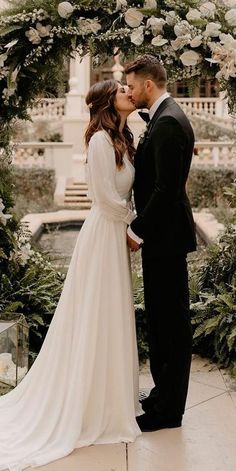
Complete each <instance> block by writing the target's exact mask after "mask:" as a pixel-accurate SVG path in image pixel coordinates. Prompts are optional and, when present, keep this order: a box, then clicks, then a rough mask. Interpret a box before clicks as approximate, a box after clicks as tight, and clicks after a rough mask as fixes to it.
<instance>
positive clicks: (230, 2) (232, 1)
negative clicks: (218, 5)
mask: <svg viewBox="0 0 236 471" xmlns="http://www.w3.org/2000/svg"><path fill="white" fill-rule="evenodd" d="M223 2H224V4H225V5H226V6H227V7H229V8H235V7H236V0H223Z"/></svg>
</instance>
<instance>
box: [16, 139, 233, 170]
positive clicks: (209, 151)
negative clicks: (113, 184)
mask: <svg viewBox="0 0 236 471" xmlns="http://www.w3.org/2000/svg"><path fill="white" fill-rule="evenodd" d="M75 157H76V156H75V155H73V145H72V144H71V143H64V142H59V143H57V142H42V143H41V142H25V143H21V144H17V145H16V146H15V152H14V158H13V163H14V165H17V166H19V167H21V168H31V167H42V168H53V169H55V173H56V178H58V177H67V178H68V177H73V176H75V175H74V169H75V168H77V167H78V170H76V174H78V172H79V165H78V163H77V162H76V159H75ZM77 160H78V159H77ZM79 163H80V162H79ZM75 164H76V165H77V167H76V166H75ZM193 165H203V166H212V167H220V166H223V167H230V168H232V167H234V168H236V147H235V143H234V142H233V141H232V142H231V141H226V142H220V141H217V142H210V141H202V142H196V143H195V148H194V156H193Z"/></svg>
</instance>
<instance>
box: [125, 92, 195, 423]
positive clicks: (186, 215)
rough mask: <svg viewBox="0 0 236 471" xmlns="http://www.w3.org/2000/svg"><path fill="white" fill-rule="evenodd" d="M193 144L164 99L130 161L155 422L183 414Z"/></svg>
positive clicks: (187, 358)
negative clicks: (140, 241) (188, 189)
mask: <svg viewBox="0 0 236 471" xmlns="http://www.w3.org/2000/svg"><path fill="white" fill-rule="evenodd" d="M193 145H194V134H193V131H192V127H191V125H190V123H189V121H188V119H187V117H186V116H185V114H184V113H183V111H182V110H181V108H180V107H179V106H178V105H177V103H176V102H175V101H174V100H173V99H172V98H171V97H168V98H166V99H165V100H164V101H163V102H162V103H161V104H160V106H159V107H158V109H157V110H156V112H155V114H154V116H153V118H152V120H151V121H150V123H149V124H148V127H147V131H146V132H145V136H144V139H143V140H142V139H141V142H140V143H139V145H138V148H137V153H136V156H135V181H134V198H135V205H136V210H137V218H136V219H135V220H134V221H133V222H132V224H131V229H132V230H133V231H134V232H135V233H136V234H137V235H138V236H139V237H141V238H142V239H143V240H144V244H143V248H142V259H143V276H144V295H145V308H146V312H147V316H148V325H149V350H150V367H151V372H152V376H153V380H154V383H155V388H154V389H153V390H152V392H151V395H150V397H149V398H148V399H147V400H146V407H147V409H149V410H150V412H151V414H154V415H155V413H156V415H157V416H158V417H160V416H161V417H163V418H164V419H166V418H173V417H178V418H180V417H181V416H182V414H183V412H184V408H185V401H186V396H187V390H188V380H189V370H190V364H191V345H192V334H191V324H190V317H189V291H188V273H187V263H186V254H187V253H188V252H191V251H194V250H195V249H196V237H195V227H194V222H193V216H192V211H191V207H190V203H189V199H188V197H187V194H186V189H185V187H186V181H187V177H188V173H189V168H190V164H191V159H192V154H193Z"/></svg>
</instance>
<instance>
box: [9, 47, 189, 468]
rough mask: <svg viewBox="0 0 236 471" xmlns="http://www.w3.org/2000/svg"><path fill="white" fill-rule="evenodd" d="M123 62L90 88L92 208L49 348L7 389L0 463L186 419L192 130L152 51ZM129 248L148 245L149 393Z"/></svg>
mask: <svg viewBox="0 0 236 471" xmlns="http://www.w3.org/2000/svg"><path fill="white" fill-rule="evenodd" d="M125 72H126V78H127V86H123V85H121V84H120V83H118V82H116V81H115V80H106V81H103V82H99V83H96V84H95V85H93V86H92V87H91V89H90V90H89V92H88V95H87V97H86V103H87V105H88V108H89V111H90V122H89V125H88V128H87V130H86V133H85V142H86V145H87V164H86V172H87V180H88V192H89V196H90V198H91V200H92V207H91V210H90V212H89V215H88V217H87V218H86V220H85V222H84V224H83V227H82V229H81V231H80V234H79V236H78V239H77V242H76V246H75V249H74V252H73V255H72V259H71V263H70V266H69V270H68V273H67V276H66V280H65V283H64V287H63V291H62V293H61V297H60V300H59V303H58V305H57V308H56V311H55V314H54V316H53V319H52V322H51V324H50V327H49V330H48V332H47V335H46V338H45V340H44V343H43V346H42V348H41V351H40V353H39V355H38V357H37V359H36V361H35V362H34V364H33V365H32V367H31V369H30V370H29V372H28V374H27V375H26V376H25V377H24V379H23V380H22V381H21V383H20V384H19V385H18V386H17V387H16V388H15V389H14V390H12V391H11V392H10V393H8V394H6V395H5V396H2V397H1V398H0V470H5V469H9V470H10V471H23V470H24V469H26V468H27V467H37V466H42V465H45V464H47V463H50V462H52V461H54V460H57V459H59V458H62V457H63V456H66V455H68V454H69V453H71V452H72V451H73V450H74V449H75V448H79V447H84V446H88V445H91V444H108V443H119V442H133V441H134V440H135V439H136V437H137V436H138V435H140V434H141V432H145V431H156V430H160V429H164V428H173V427H180V426H181V424H182V417H183V414H184V410H185V402H186V396H187V390H188V382H189V371H190V364H191V345H192V333H191V323H190V314H189V290H188V272H187V262H186V256H187V254H188V252H191V251H194V250H195V249H196V237H195V228H194V222H193V217H192V211H191V207H190V203H189V200H188V197H187V194H186V181H187V177H188V173H189V169H190V164H191V159H192V154H193V145H194V135H193V131H192V128H191V125H190V123H189V121H188V119H187V117H186V116H185V114H184V113H183V111H182V110H181V108H180V107H179V106H178V105H177V103H176V102H175V101H174V99H173V98H172V97H170V96H169V94H168V93H167V89H166V87H167V76H166V71H165V69H164V67H163V65H162V64H160V62H159V61H158V60H157V59H156V57H154V56H152V55H143V56H142V57H138V58H137V59H136V60H134V61H133V62H132V63H130V64H128V65H127V67H126V69H125ZM137 108H138V109H143V108H147V109H148V110H149V113H147V114H146V115H145V116H144V117H145V120H146V121H147V127H146V131H145V133H144V136H143V138H142V139H141V140H140V142H139V144H138V147H137V150H135V147H134V141H133V135H132V132H131V130H130V129H129V126H128V124H127V117H128V116H129V114H130V113H132V112H133V111H134V110H135V109H137ZM132 189H133V192H134V200H135V208H136V212H134V211H133V208H132V204H131V192H132ZM129 249H131V250H132V251H137V250H139V249H141V252H142V265H143V279H144V299H145V310H146V315H147V320H148V338H149V352H150V370H151V374H152V378H153V381H154V388H153V389H152V390H151V392H150V395H149V396H148V397H147V398H145V399H143V400H142V401H141V402H139V387H138V372H139V365H138V354H137V342H136V331H135V316H134V304H133V294H132V283H131V269H130V250H129Z"/></svg>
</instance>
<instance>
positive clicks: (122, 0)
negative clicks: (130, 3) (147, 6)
mask: <svg viewBox="0 0 236 471" xmlns="http://www.w3.org/2000/svg"><path fill="white" fill-rule="evenodd" d="M123 7H127V0H116V11H119V10H121V8H123Z"/></svg>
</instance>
